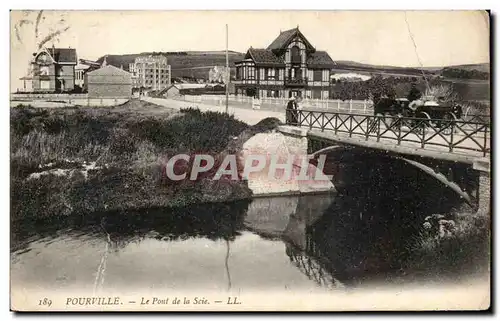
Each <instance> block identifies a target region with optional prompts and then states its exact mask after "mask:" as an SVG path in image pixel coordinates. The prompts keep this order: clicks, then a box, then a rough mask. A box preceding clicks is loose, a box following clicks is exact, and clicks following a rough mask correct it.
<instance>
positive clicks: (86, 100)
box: [10, 93, 130, 107]
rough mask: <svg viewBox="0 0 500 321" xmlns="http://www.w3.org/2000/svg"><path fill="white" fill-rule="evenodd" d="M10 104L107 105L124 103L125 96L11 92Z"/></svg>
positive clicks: (38, 105)
mask: <svg viewBox="0 0 500 321" xmlns="http://www.w3.org/2000/svg"><path fill="white" fill-rule="evenodd" d="M10 100H11V106H14V107H15V106H17V105H32V106H33V107H59V106H60V107H67V106H87V107H109V106H117V105H121V104H124V103H126V102H127V101H129V100H130V98H125V97H89V95H88V94H31V93H30V94H11V96H10Z"/></svg>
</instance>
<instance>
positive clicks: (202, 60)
mask: <svg viewBox="0 0 500 321" xmlns="http://www.w3.org/2000/svg"><path fill="white" fill-rule="evenodd" d="M147 54H163V55H165V56H166V57H167V58H168V61H169V63H170V65H171V66H172V77H174V78H179V77H187V78H208V71H209V69H211V68H212V67H213V66H224V65H225V64H226V54H225V51H223V50H220V51H179V52H143V53H138V54H125V55H106V61H107V63H108V64H111V65H113V66H116V67H119V68H120V67H123V69H125V70H128V66H129V64H130V63H133V62H134V59H135V58H136V57H137V56H139V55H147ZM228 56H229V65H230V67H234V63H235V62H236V61H239V60H242V59H243V57H244V53H241V52H236V51H229V52H228ZM103 60H104V56H103V57H101V58H99V59H98V60H97V61H98V62H99V63H102V61H103ZM335 64H336V66H335V68H334V71H335V70H336V71H345V72H351V71H355V72H358V73H363V74H367V75H370V74H373V73H374V74H382V75H386V76H415V77H421V76H422V70H423V71H424V72H425V74H426V75H428V76H442V77H444V78H447V79H459V80H460V79H461V80H464V81H465V80H468V79H470V80H483V81H484V80H489V71H490V64H489V63H482V64H464V65H456V66H447V67H423V68H416V67H398V66H386V65H370V64H365V63H360V62H356V61H349V60H337V61H335ZM231 71H232V73H233V75H234V72H235V71H234V69H232V70H231Z"/></svg>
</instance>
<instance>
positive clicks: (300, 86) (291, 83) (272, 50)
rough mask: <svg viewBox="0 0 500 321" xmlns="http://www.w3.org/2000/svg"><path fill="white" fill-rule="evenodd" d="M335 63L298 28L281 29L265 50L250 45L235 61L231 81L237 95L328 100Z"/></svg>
mask: <svg viewBox="0 0 500 321" xmlns="http://www.w3.org/2000/svg"><path fill="white" fill-rule="evenodd" d="M334 65H335V63H334V62H333V60H332V59H331V58H330V56H329V55H328V53H327V52H326V51H319V50H316V48H314V46H313V45H312V44H311V43H310V42H309V41H308V40H307V39H306V37H305V36H304V35H303V34H302V32H300V30H299V28H298V27H297V28H294V29H290V30H286V31H283V32H280V35H279V36H278V37H277V38H276V39H275V40H274V41H273V42H272V43H271V44H270V45H269V46H268V47H267V48H266V49H255V48H252V47H250V49H248V51H247V52H246V54H245V57H244V59H243V60H242V61H239V62H236V64H235V67H236V79H235V80H233V83H234V85H235V89H236V94H237V95H247V96H255V97H259V98H264V97H292V96H297V95H300V96H301V97H308V98H319V99H328V98H329V89H330V70H331V69H332V68H333V67H334Z"/></svg>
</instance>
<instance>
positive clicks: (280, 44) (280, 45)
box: [267, 27, 314, 51]
mask: <svg viewBox="0 0 500 321" xmlns="http://www.w3.org/2000/svg"><path fill="white" fill-rule="evenodd" d="M297 35H298V36H300V37H301V38H302V39H303V40H304V42H305V44H306V47H308V49H310V50H312V51H314V47H313V46H312V45H311V43H310V42H309V41H308V40H307V38H306V37H305V36H304V35H303V34H302V32H300V30H299V27H297V28H293V29H290V30H285V31H283V32H280V35H279V36H278V37H277V38H276V39H274V41H273V42H271V44H270V45H269V46H268V47H267V49H268V50H279V49H284V48H285V47H286V46H287V45H288V43H289V42H290V41H291V40H292V39H293V38H294V37H295V36H297Z"/></svg>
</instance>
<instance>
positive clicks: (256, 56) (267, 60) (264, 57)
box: [245, 48, 284, 65]
mask: <svg viewBox="0 0 500 321" xmlns="http://www.w3.org/2000/svg"><path fill="white" fill-rule="evenodd" d="M248 58H252V60H253V61H254V62H255V63H256V64H273V65H275V64H276V65H281V64H284V62H283V61H282V60H281V59H280V58H279V57H277V56H276V55H275V54H274V53H273V52H272V51H271V50H267V49H255V48H250V49H248V51H247V53H246V55H245V59H248Z"/></svg>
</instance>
